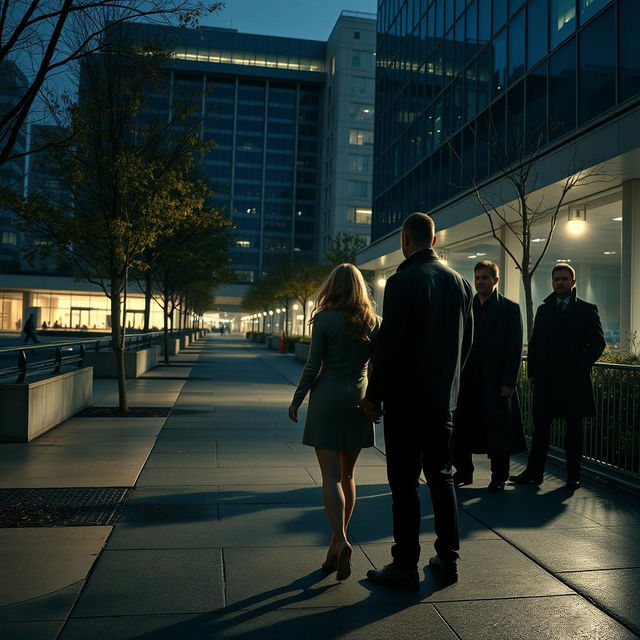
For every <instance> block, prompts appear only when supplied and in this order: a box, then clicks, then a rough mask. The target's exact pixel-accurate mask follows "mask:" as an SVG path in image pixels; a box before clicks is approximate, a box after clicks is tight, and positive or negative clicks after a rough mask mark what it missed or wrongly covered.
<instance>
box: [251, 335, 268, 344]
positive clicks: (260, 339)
mask: <svg viewBox="0 0 640 640" xmlns="http://www.w3.org/2000/svg"><path fill="white" fill-rule="evenodd" d="M264 340H265V336H264V333H254V334H253V341H254V342H257V343H258V344H264Z"/></svg>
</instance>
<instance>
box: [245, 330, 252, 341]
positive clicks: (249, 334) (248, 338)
mask: <svg viewBox="0 0 640 640" xmlns="http://www.w3.org/2000/svg"><path fill="white" fill-rule="evenodd" d="M244 337H245V338H246V339H247V340H253V331H247V332H246V333H245V336H244Z"/></svg>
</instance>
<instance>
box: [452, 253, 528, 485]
mask: <svg viewBox="0 0 640 640" xmlns="http://www.w3.org/2000/svg"><path fill="white" fill-rule="evenodd" d="M499 280H500V277H499V271H498V266H497V265H496V264H494V263H493V262H490V261H489V260H482V261H481V262H478V264H476V266H475V267H474V285H475V289H476V292H477V293H476V295H475V296H474V298H473V326H474V332H473V346H472V348H471V354H470V355H469V358H468V360H467V362H466V364H465V367H464V369H463V371H462V376H461V381H460V395H459V397H458V408H457V410H456V412H455V415H454V419H453V464H454V466H455V468H456V473H455V474H454V475H453V481H454V483H455V484H456V485H457V486H459V485H463V484H471V483H472V482H473V470H474V467H473V461H472V457H471V454H472V453H487V454H488V455H489V458H490V459H491V482H490V483H489V487H488V489H489V491H491V492H494V493H495V492H499V491H502V490H503V489H504V486H505V482H506V481H507V479H508V478H509V456H510V455H511V454H514V453H519V452H521V451H526V450H527V443H526V440H525V437H524V430H523V428H522V415H521V413H520V404H519V402H518V393H517V391H516V385H517V382H518V378H519V376H520V368H521V364H522V316H521V315H520V306H519V305H518V304H517V303H516V302H513V301H511V300H509V299H508V298H505V297H504V296H502V295H500V294H499V293H498V291H497V290H496V287H497V286H498V282H499Z"/></svg>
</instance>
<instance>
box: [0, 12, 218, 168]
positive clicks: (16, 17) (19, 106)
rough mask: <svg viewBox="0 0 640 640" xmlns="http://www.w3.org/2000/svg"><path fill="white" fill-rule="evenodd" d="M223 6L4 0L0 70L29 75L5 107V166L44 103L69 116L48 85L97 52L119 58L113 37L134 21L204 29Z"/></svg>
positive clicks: (0, 157)
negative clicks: (12, 66) (7, 67)
mask: <svg viewBox="0 0 640 640" xmlns="http://www.w3.org/2000/svg"><path fill="white" fill-rule="evenodd" d="M223 4H224V3H222V2H208V3H207V2H201V1H197V0H146V1H145V2H142V1H140V0H31V1H26V0H0V65H2V64H5V63H8V62H10V61H11V62H14V63H17V64H18V66H19V67H20V68H21V69H22V70H23V71H24V72H25V75H26V82H25V85H24V87H21V95H20V97H19V98H18V99H17V100H16V101H14V102H13V103H12V104H11V103H7V104H5V105H0V166H2V164H3V163H4V162H6V161H7V160H9V159H10V158H15V157H20V156H22V155H26V154H27V153H29V152H37V151H39V150H41V149H38V148H36V149H32V150H31V151H21V152H19V153H18V152H16V153H14V147H15V145H16V141H17V140H18V138H19V135H20V131H21V129H22V128H23V127H24V125H25V123H26V122H27V118H28V116H29V114H30V112H32V110H33V107H34V104H35V103H36V101H37V100H38V99H40V100H41V101H42V102H43V104H45V105H46V106H47V107H48V108H49V109H50V110H52V111H53V112H58V113H59V112H60V110H61V109H62V111H64V106H65V105H64V102H63V103H62V105H61V104H60V103H59V101H58V97H57V96H56V92H55V91H51V90H50V89H49V88H47V82H48V81H50V80H51V79H52V78H53V76H55V75H56V74H57V73H59V72H64V71H66V70H68V69H69V67H70V66H72V65H73V64H74V63H76V62H78V61H79V60H81V59H82V58H85V57H86V56H88V55H90V54H92V53H96V52H100V51H102V52H107V51H108V52H111V53H117V52H118V51H117V39H115V40H114V39H112V38H110V37H109V36H110V32H111V31H112V30H114V29H116V28H118V27H120V26H122V25H124V24H127V23H130V22H133V21H144V22H156V23H164V24H169V23H170V22H171V21H174V22H175V21H177V22H178V23H179V24H180V25H182V26H188V27H198V24H199V19H200V18H201V17H202V16H204V15H206V14H209V13H211V12H214V11H216V10H218V9H220V8H221V7H222V6H223Z"/></svg>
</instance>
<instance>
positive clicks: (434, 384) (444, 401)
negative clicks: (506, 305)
mask: <svg viewBox="0 0 640 640" xmlns="http://www.w3.org/2000/svg"><path fill="white" fill-rule="evenodd" d="M401 235H402V253H403V255H404V257H405V260H404V262H402V263H401V264H400V265H399V267H398V270H397V273H395V274H394V275H393V276H391V278H389V280H387V285H386V289H385V292H384V303H383V317H382V325H381V327H380V331H379V333H378V337H377V339H376V343H375V347H374V351H373V356H372V365H371V375H370V377H369V384H368V387H367V391H366V395H365V397H364V398H363V399H362V400H361V403H360V406H361V408H362V410H363V411H365V413H366V414H367V415H369V416H370V417H371V418H372V419H375V420H376V421H377V420H378V419H379V417H380V415H381V414H382V408H381V403H383V402H384V441H385V446H386V454H387V477H388V479H389V486H390V488H391V497H392V514H393V539H394V541H395V544H394V545H393V547H392V549H391V555H392V557H393V562H392V563H391V564H388V565H386V566H385V567H384V568H382V569H372V570H370V571H369V572H368V573H367V577H368V578H369V580H370V581H372V582H376V583H379V584H386V585H390V586H395V587H401V588H407V589H410V590H417V589H418V587H419V579H418V560H419V558H420V544H419V535H420V499H419V496H418V487H419V478H420V472H421V471H424V475H425V478H426V480H427V484H428V485H429V491H430V494H431V501H432V503H433V520H434V527H435V532H436V542H435V545H434V546H435V549H436V555H435V556H433V557H432V558H431V559H430V560H429V566H430V568H431V569H432V571H433V572H435V573H436V575H437V576H438V577H439V578H440V579H442V580H443V581H446V582H454V581H455V580H457V579H458V569H457V559H458V549H459V547H460V542H459V534H458V519H457V506H456V494H455V488H454V486H453V477H452V473H451V432H452V413H453V411H454V410H455V408H456V403H457V400H458V389H459V386H460V369H461V367H462V364H463V363H464V361H465V359H466V357H467V355H468V353H469V348H470V346H471V341H472V334H473V317H472V313H471V300H472V297H473V294H472V291H471V285H470V284H469V283H468V282H467V281H466V280H465V279H464V278H463V277H462V276H461V275H460V274H459V273H457V272H455V271H454V270H453V269H450V268H449V267H447V266H446V265H444V264H443V263H442V262H441V261H440V260H438V256H437V255H436V253H435V251H434V250H433V246H434V244H435V226H434V223H433V220H432V219H431V218H430V217H429V216H428V215H426V214H424V213H412V214H411V215H410V216H408V217H407V218H406V220H405V221H404V224H403V226H402V234H401Z"/></svg>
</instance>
